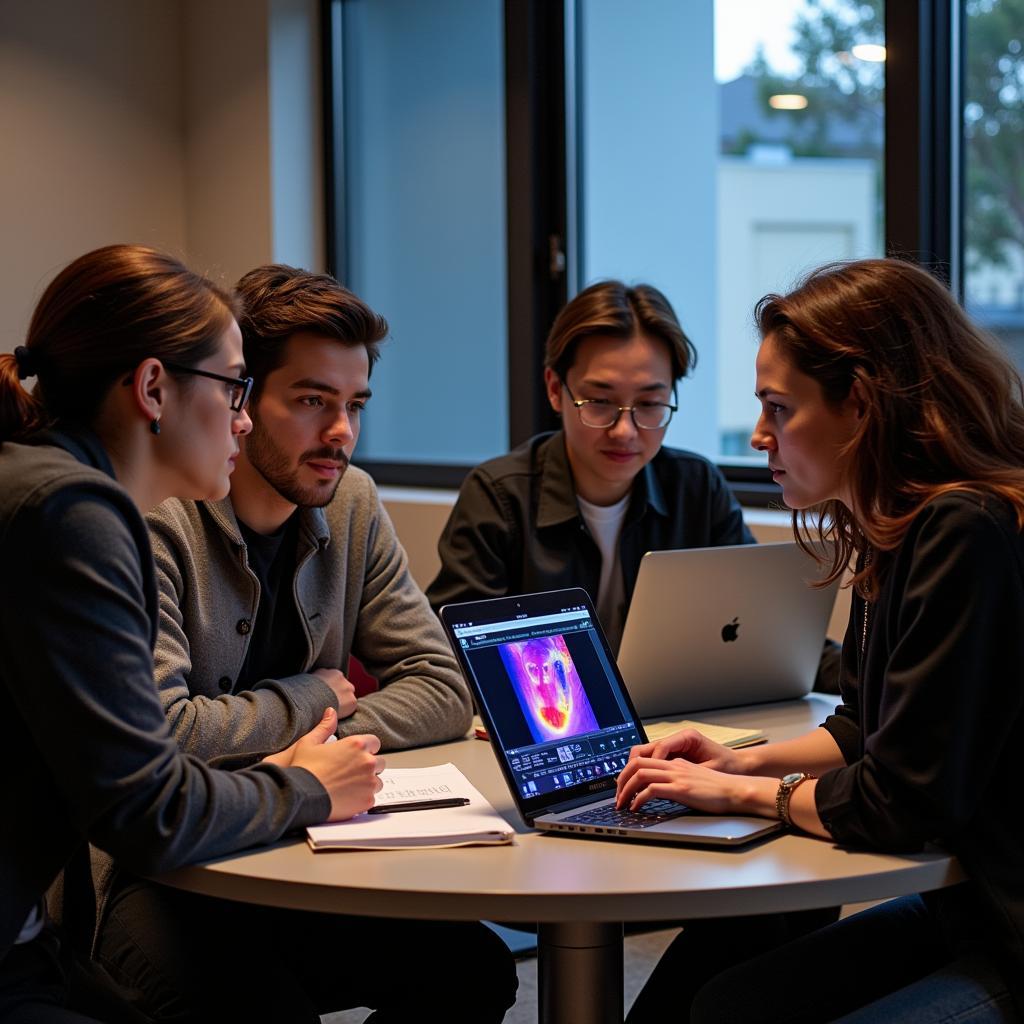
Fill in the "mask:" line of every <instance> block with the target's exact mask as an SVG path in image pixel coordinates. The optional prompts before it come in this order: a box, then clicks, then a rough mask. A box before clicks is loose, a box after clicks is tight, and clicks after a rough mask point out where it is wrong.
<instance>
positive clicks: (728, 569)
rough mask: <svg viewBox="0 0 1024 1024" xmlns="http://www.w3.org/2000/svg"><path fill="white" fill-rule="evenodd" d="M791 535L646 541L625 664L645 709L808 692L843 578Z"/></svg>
mask: <svg viewBox="0 0 1024 1024" xmlns="http://www.w3.org/2000/svg"><path fill="white" fill-rule="evenodd" d="M821 576H822V568H821V567H820V566H819V565H818V563H817V562H816V561H815V560H814V559H813V558H811V556H810V555H808V554H807V553H806V552H804V551H802V550H801V549H800V547H799V546H798V545H797V544H795V543H783V544H741V545H737V546H735V547H718V548H694V549H690V550H685V551H649V552H648V553H647V554H646V555H644V557H643V559H642V560H641V562H640V574H639V576H638V577H637V581H636V588H635V589H634V591H633V599H632V601H631V603H630V606H629V614H628V616H627V618H626V625H625V629H624V630H623V634H622V645H621V647H620V648H619V671H620V672H621V673H622V678H623V679H624V680H625V682H626V686H627V687H628V689H629V694H630V696H631V697H632V698H633V703H634V704H635V706H636V709H637V711H638V712H639V714H640V716H641V717H642V718H652V717H655V716H665V715H676V714H687V713H689V712H691V711H702V710H706V709H708V708H722V707H732V706H735V705H737V704H757V703H763V702H765V701H779V700H790V699H795V698H798V697H803V696H805V695H806V694H807V693H809V692H810V690H811V688H812V686H813V685H814V677H815V673H816V672H817V668H818V663H819V661H820V659H821V651H822V645H823V643H824V641H825V631H826V629H827V628H828V620H829V616H830V615H831V614H832V605H833V604H834V603H835V597H836V588H837V586H838V584H833V585H832V586H829V587H825V588H815V587H812V586H810V582H811V581H813V580H815V579H819V578H821Z"/></svg>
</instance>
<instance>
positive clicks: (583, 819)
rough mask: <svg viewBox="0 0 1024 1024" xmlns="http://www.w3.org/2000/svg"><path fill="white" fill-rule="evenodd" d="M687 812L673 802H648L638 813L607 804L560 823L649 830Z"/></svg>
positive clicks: (574, 815)
mask: <svg viewBox="0 0 1024 1024" xmlns="http://www.w3.org/2000/svg"><path fill="white" fill-rule="evenodd" d="M689 810H690V808H689V807H686V806H684V805H683V804H677V803H676V802H675V801H674V800H648V801H647V803H645V804H644V805H643V807H641V808H640V810H638V811H631V810H629V809H628V808H623V809H622V810H621V811H620V810H616V807H615V804H607V805H605V806H604V807H597V808H595V809H593V810H589V811H581V812H580V813H579V814H573V815H572V816H570V817H568V818H563V819H562V821H575V822H579V823H580V824H581V825H601V826H603V827H606V828H607V827H608V826H617V827H618V828H623V827H628V828H650V827H651V825H657V824H659V823H660V822H662V821H668V820H669V819H670V818H678V817H679V815H681V814H688V813H689Z"/></svg>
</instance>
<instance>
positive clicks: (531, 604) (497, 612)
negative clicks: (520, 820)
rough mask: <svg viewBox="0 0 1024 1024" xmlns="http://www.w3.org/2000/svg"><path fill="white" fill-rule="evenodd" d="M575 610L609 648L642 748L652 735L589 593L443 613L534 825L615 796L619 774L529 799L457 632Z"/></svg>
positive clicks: (509, 779)
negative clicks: (561, 810) (562, 809)
mask: <svg viewBox="0 0 1024 1024" xmlns="http://www.w3.org/2000/svg"><path fill="white" fill-rule="evenodd" d="M572 605H583V606H584V607H585V608H586V610H587V614H588V615H589V616H590V620H591V623H592V628H593V629H594V632H595V633H596V634H597V637H598V639H599V640H600V642H601V644H602V645H603V648H604V653H605V657H606V660H607V663H608V665H609V666H610V667H611V671H612V677H613V679H614V682H615V684H616V685H617V686H618V687H619V691H620V693H621V694H622V697H623V703H624V705H625V707H626V709H627V711H628V712H629V715H630V717H631V720H632V723H633V724H634V725H635V726H636V730H637V734H638V736H639V737H640V742H641V743H646V742H647V733H646V732H645V731H644V726H643V722H641V721H640V719H639V717H638V716H637V713H636V708H635V707H634V706H633V700H632V698H631V697H630V695H629V690H627V689H626V684H625V683H624V682H623V679H622V675H621V673H620V672H619V667H618V665H617V664H616V661H615V657H614V655H613V654H612V651H611V648H610V647H609V646H608V638H607V637H606V636H605V635H604V630H603V629H602V628H601V623H600V620H599V619H598V617H597V612H596V611H595V610H594V604H593V602H592V601H591V600H590V596H589V595H588V594H587V592H586V591H585V590H583V589H582V588H581V587H572V588H569V589H566V590H548V591H543V592H539V593H533V594H519V595H516V596H513V597H498V598H491V599H489V600H485V601H464V602H459V603H458V604H447V605H445V606H444V607H443V608H441V610H440V612H439V613H438V615H439V616H440V619H441V622H442V624H443V625H444V630H445V635H446V636H447V637H448V643H449V644H450V645H451V648H452V651H453V652H454V654H455V657H456V659H457V660H458V663H459V668H460V669H461V670H462V675H463V677H464V678H465V680H466V682H467V684H468V685H469V688H470V691H471V692H472V694H473V698H474V700H475V701H476V706H477V710H478V711H479V713H480V717H481V719H482V720H483V723H484V726H485V727H486V729H487V734H488V736H489V737H490V741H491V746H492V748H493V749H494V755H495V758H496V759H497V761H498V764H499V765H500V767H501V771H502V774H503V775H504V777H505V782H506V784H507V785H508V788H509V792H510V793H511V794H512V797H513V799H514V800H515V802H516V806H517V807H518V809H519V812H520V814H522V815H523V817H524V818H525V819H526V820H527V821H528V822H531V821H532V820H533V819H534V818H536V817H537V816H538V815H541V814H544V813H545V812H546V811H549V810H551V809H552V808H555V807H557V806H560V805H564V804H572V803H580V802H583V801H586V800H600V799H603V798H605V797H608V796H611V795H612V794H613V793H614V792H615V779H616V778H617V776H618V773H615V774H614V775H603V776H601V777H600V778H599V779H593V780H590V781H588V782H581V783H579V784H577V785H575V786H567V787H565V788H564V789H558V790H555V791H553V792H551V793H544V794H540V795H538V796H536V797H530V798H526V797H524V796H523V795H522V794H521V792H520V789H519V783H518V781H517V780H516V779H515V777H514V776H513V774H512V769H511V767H510V765H509V763H508V758H507V756H506V755H505V750H504V748H503V747H502V746H501V740H500V736H499V733H498V730H496V729H495V727H494V722H493V721H492V719H491V714H490V710H489V708H488V704H487V701H486V700H485V699H484V695H483V694H482V693H481V692H480V687H479V685H478V684H477V680H476V675H475V673H474V672H473V670H472V668H471V667H470V665H469V661H468V658H467V657H466V652H465V649H464V648H463V647H462V645H461V644H460V643H459V642H458V638H457V637H456V636H455V629H456V628H457V627H462V626H465V625H466V624H477V623H478V624H480V625H486V624H489V623H493V622H503V621H505V620H507V619H510V618H516V617H517V616H526V617H532V616H538V615H553V614H557V613H558V612H561V611H565V610H567V607H568V606H572Z"/></svg>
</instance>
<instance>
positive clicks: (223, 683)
mask: <svg viewBox="0 0 1024 1024" xmlns="http://www.w3.org/2000/svg"><path fill="white" fill-rule="evenodd" d="M217 685H218V686H219V687H220V688H221V690H222V691H223V692H224V693H227V692H228V690H230V689H231V677H230V676H221V677H220V679H219V680H218V682H217Z"/></svg>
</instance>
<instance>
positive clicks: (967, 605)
mask: <svg viewBox="0 0 1024 1024" xmlns="http://www.w3.org/2000/svg"><path fill="white" fill-rule="evenodd" d="M757 319H758V325H759V327H760V331H761V335H762V338H763V341H762V343H761V347H760V351H759V353H758V357H757V394H758V397H759V399H760V401H761V417H760V419H759V421H758V423H757V427H756V428H755V430H754V434H753V437H752V439H751V444H752V445H753V446H754V447H755V448H758V449H759V450H762V451H765V452H767V453H768V461H769V465H770V466H771V468H772V472H773V475H774V476H775V478H776V479H777V480H778V481H779V483H780V484H781V486H782V490H783V494H784V496H785V501H786V504H787V505H789V506H790V508H792V509H793V510H794V529H795V531H796V532H797V536H798V538H801V539H805V540H806V539H808V538H809V536H811V535H813V536H815V537H816V538H817V539H819V540H825V541H829V542H831V543H832V552H833V554H832V557H831V559H830V560H829V568H830V569H831V578H832V579H836V578H838V577H840V576H841V575H842V574H843V573H844V571H845V570H846V567H847V566H848V565H849V564H850V563H851V561H853V563H854V565H855V574H854V577H853V587H854V595H853V602H852V607H851V612H850V624H849V628H848V630H847V634H846V640H845V642H844V644H843V653H842V676H841V685H842V703H841V704H840V706H839V707H838V708H837V709H836V712H835V714H834V715H832V716H830V717H829V718H828V719H827V720H826V721H825V722H824V723H823V725H822V727H821V728H818V729H816V730H814V731H813V732H812V733H809V734H807V735H806V736H804V737H801V738H799V739H795V740H791V741H788V742H781V743H773V744H768V745H766V746H763V747H759V748H750V749H748V750H745V751H732V750H727V749H726V748H724V747H720V746H718V745H716V744H713V743H710V742H708V741H706V740H704V739H702V738H701V737H700V736H699V735H698V734H696V733H694V732H692V731H684V732H680V733H677V734H676V735H675V736H672V737H668V738H666V739H664V740H662V741H660V742H658V743H654V744H648V745H647V746H645V747H637V748H635V749H634V750H633V751H632V752H631V754H630V761H629V763H628V765H627V766H626V768H625V769H624V770H623V772H622V774H621V776H620V778H619V793H618V802H619V805H620V806H632V807H639V806H642V805H643V804H644V803H646V802H647V801H648V800H649V799H651V798H652V797H668V798H670V799H673V800H681V801H682V802H684V803H686V804H689V805H690V806H692V807H695V808H697V809H700V810H707V811H712V812H714V813H728V814H756V815H763V816H764V817H767V818H775V817H778V818H780V819H781V820H782V821H784V822H786V823H787V824H789V825H791V826H792V827H793V828H794V829H795V830H797V831H799V832H803V833H805V834H807V835H808V836H814V837H820V838H821V839H823V840H826V841H829V842H833V843H839V844H841V845H849V846H855V847H863V848H867V849H875V850H882V851H891V852H898V853H904V852H906V853H910V852H914V851H917V850H920V849H921V848H922V846H924V845H925V844H926V843H938V844H939V845H941V846H942V847H944V848H945V849H947V850H949V851H950V852H951V853H953V854H955V855H956V856H957V858H958V859H959V861H960V864H961V865H962V867H963V869H964V871H965V872H966V875H967V881H965V882H963V883H961V884H959V885H955V886H952V887H950V888H946V889H940V890H937V891H935V892H930V893H924V894H923V895H919V896H911V897H906V898H903V899H897V900H892V901H889V902H887V903H883V904H880V905H878V906H876V907H874V908H872V909H870V910H867V911H864V912H862V913H860V914H857V915H854V916H851V917H849V918H846V919H844V920H843V921H839V922H836V923H835V924H832V925H830V926H829V927H827V928H825V929H822V930H821V931H819V932H816V933H814V934H812V935H809V936H805V937H803V938H801V939H798V940H796V941H794V942H791V943H788V944H785V945H783V946H781V947H779V948H778V949H776V950H774V951H773V952H770V953H766V954H763V955H760V956H758V957H756V958H754V959H751V960H749V961H747V962H745V963H742V964H740V965H739V966H734V967H732V968H730V969H729V970H727V971H725V972H724V973H722V974H720V975H719V976H718V977H716V978H715V979H714V980H713V981H711V982H709V983H708V984H707V985H706V986H704V987H703V988H702V989H701V990H700V991H698V992H696V994H695V995H694V994H693V993H692V992H690V991H687V992H683V991H681V988H680V985H679V981H678V979H679V977H680V973H681V972H683V971H685V969H686V962H687V952H688V951H687V948H686V944H685V934H684V936H683V937H682V938H681V939H680V940H677V942H676V944H675V945H674V946H673V947H670V949H669V951H668V952H667V954H666V956H665V958H664V959H663V961H662V963H661V964H660V965H659V967H658V968H657V969H656V971H655V974H654V976H653V977H652V979H651V981H650V982H649V983H648V988H647V990H645V1003H646V1005H647V1006H648V1007H649V1009H650V1012H649V1013H647V1014H645V1015H640V1014H636V1013H634V1014H633V1015H631V1018H630V1019H631V1020H636V1021H638V1022H639V1021H642V1020H655V1019H656V1020H658V1021H661V1020H664V1019H665V1018H666V1016H667V1015H666V1013H665V1008H666V1006H671V1007H672V1008H673V1013H672V1016H674V1017H675V1018H676V1019H681V1020H688V1021H692V1022H699V1024H705V1022H725V1021H739V1020H742V1021H749V1022H751V1024H756V1022H769V1021H771V1022H776V1021H777V1022H783V1021H785V1022H786V1024H802V1022H817V1021H832V1020H842V1021H844V1022H847V1024H854V1022H856V1024H868V1022H883V1021H885V1022H888V1021H913V1022H919V1024H920V1022H931V1021H960V1022H964V1021H971V1022H981V1021H986V1022H988V1021H999V1022H1008V1021H1018V1020H1024V983H1022V980H1021V979H1022V978H1024V871H1022V867H1024V825H1022V823H1021V816H1020V795H1021V789H1022V786H1024V771H1022V768H1021V750H1022V749H1024V685H1022V682H1024V628H1022V625H1024V387H1022V383H1021V378H1020V376H1019V375H1018V373H1017V372H1016V370H1015V369H1014V368H1013V367H1012V366H1011V365H1010V363H1009V362H1008V360H1007V359H1006V357H1005V355H1004V354H1003V353H1002V352H1001V351H1000V350H999V348H998V346H997V345H996V343H994V342H993V341H991V340H990V339H989V338H987V337H986V336H985V335H984V334H983V333H982V332H981V331H979V329H978V328H977V327H976V326H975V325H974V324H973V323H971V321H970V320H969V319H968V317H967V316H966V315H965V314H964V312H963V311H962V310H961V309H960V307H959V306H958V305H957V304H956V302H955V301H954V299H953V298H952V296H951V295H950V293H949V292H948V291H947V290H946V289H945V288H944V287H943V286H942V285H940V284H939V283H938V282H937V281H936V280H935V279H933V278H932V277H931V276H929V275H928V274H927V273H925V272H924V271H923V270H920V269H918V268H916V267H914V266H912V265H911V264H909V263H904V262H901V261H898V260H866V261H862V262H856V263H849V264H838V265H833V266H828V267H824V268H822V269H821V270H819V271H816V272H814V273H812V274H811V275H810V277H809V278H808V279H807V280H806V281H805V282H804V283H803V284H802V285H801V286H800V287H799V288H797V289H796V290H795V291H794V292H792V293H790V294H789V295H769V296H767V297H766V298H764V299H763V300H762V301H761V303H760V304H759V306H758V310H757ZM767 992H774V993H775V995H774V997H771V998H765V993H767Z"/></svg>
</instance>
